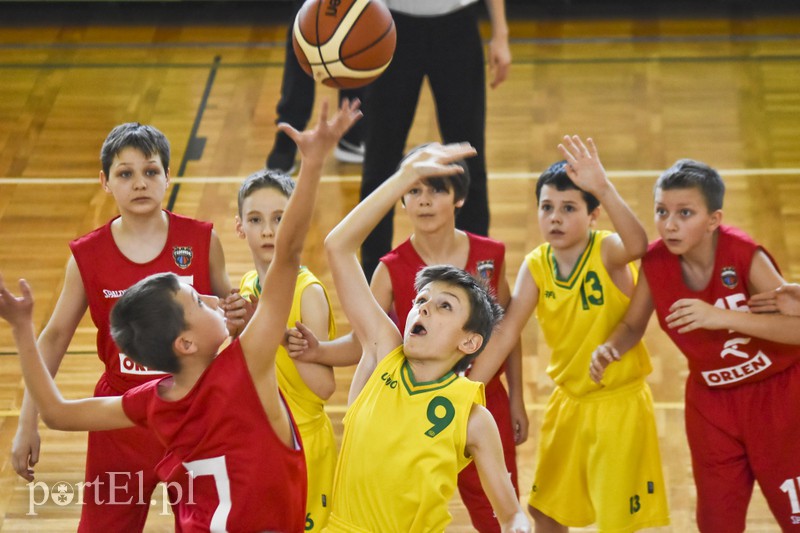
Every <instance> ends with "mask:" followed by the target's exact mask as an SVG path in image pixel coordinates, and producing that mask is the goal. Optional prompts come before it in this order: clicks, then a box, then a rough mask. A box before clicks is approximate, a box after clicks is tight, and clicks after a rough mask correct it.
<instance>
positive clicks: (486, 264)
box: [476, 259, 494, 281]
mask: <svg viewBox="0 0 800 533" xmlns="http://www.w3.org/2000/svg"><path fill="white" fill-rule="evenodd" d="M476 270H477V271H478V276H479V277H480V278H481V279H482V280H486V281H488V280H490V279H492V276H494V259H487V260H486V261H478V264H477V266H476Z"/></svg>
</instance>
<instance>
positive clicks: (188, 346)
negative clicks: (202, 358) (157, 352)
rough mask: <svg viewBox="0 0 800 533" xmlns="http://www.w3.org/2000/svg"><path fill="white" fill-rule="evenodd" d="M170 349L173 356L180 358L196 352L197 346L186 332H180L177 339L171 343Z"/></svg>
mask: <svg viewBox="0 0 800 533" xmlns="http://www.w3.org/2000/svg"><path fill="white" fill-rule="evenodd" d="M172 349H173V350H174V351H175V355H177V356H178V357H182V356H184V355H191V354H193V353H195V352H197V344H195V342H194V341H193V340H192V339H191V337H190V336H189V335H187V332H186V331H182V332H181V334H180V335H178V338H177V339H175V341H173V343H172Z"/></svg>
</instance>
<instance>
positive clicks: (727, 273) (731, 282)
mask: <svg viewBox="0 0 800 533" xmlns="http://www.w3.org/2000/svg"><path fill="white" fill-rule="evenodd" d="M720 277H721V278H722V284H723V285H725V286H726V287H728V288H729V289H735V288H736V286H737V285H738V284H739V276H737V275H736V269H735V268H733V267H730V266H727V267H722V272H721V273H720Z"/></svg>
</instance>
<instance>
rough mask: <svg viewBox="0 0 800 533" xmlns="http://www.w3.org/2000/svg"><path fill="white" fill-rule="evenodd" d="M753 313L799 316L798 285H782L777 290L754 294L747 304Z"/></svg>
mask: <svg viewBox="0 0 800 533" xmlns="http://www.w3.org/2000/svg"><path fill="white" fill-rule="evenodd" d="M747 305H749V306H750V311H751V312H753V313H781V314H782V315H790V316H800V285H798V284H797V283H784V284H783V285H781V286H780V287H778V288H777V289H772V290H768V291H764V292H759V293H758V294H754V295H753V296H752V297H751V298H750V301H748V302H747Z"/></svg>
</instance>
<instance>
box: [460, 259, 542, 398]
mask: <svg viewBox="0 0 800 533" xmlns="http://www.w3.org/2000/svg"><path fill="white" fill-rule="evenodd" d="M538 300H539V287H537V286H536V282H535V281H534V280H533V276H531V273H530V271H529V270H528V265H527V263H526V262H525V261H523V262H522V265H520V267H519V272H518V273H517V281H516V284H515V285H514V294H513V295H512V296H511V301H510V302H509V303H508V307H507V308H506V312H505V314H504V315H503V320H501V321H500V323H499V324H498V325H497V326H495V328H494V331H493V332H492V337H491V338H490V339H489V343H488V344H487V345H486V348H485V349H484V350H483V352H481V354H480V355H479V356H478V357H477V358H476V359H475V363H474V364H473V365H472V370H471V371H470V373H469V378H470V379H471V380H473V381H482V382H483V383H488V382H489V380H490V379H492V376H494V375H495V374H496V373H497V371H498V370H499V369H500V367H501V366H502V365H503V362H504V361H505V360H506V357H508V354H509V353H511V351H512V350H513V349H514V347H515V345H516V344H517V343H518V342H519V335H520V332H522V328H523V327H525V324H526V323H527V322H528V318H529V317H530V316H531V313H533V309H534V307H536V302H538Z"/></svg>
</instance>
